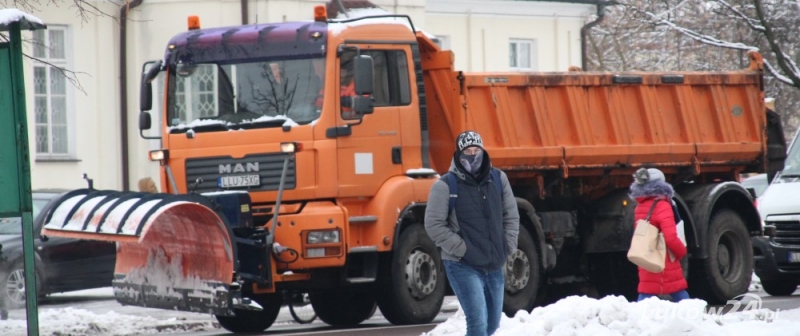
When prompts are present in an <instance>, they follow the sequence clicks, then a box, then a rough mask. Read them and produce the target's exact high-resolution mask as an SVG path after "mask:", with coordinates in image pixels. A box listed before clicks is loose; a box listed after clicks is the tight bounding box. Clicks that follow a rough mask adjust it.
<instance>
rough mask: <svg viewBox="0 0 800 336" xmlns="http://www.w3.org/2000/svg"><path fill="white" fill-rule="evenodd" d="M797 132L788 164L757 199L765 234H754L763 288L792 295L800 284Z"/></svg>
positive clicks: (799, 202) (754, 249)
mask: <svg viewBox="0 0 800 336" xmlns="http://www.w3.org/2000/svg"><path fill="white" fill-rule="evenodd" d="M798 135H800V132H798V133H797V134H796V135H795V137H794V140H792V144H791V145H790V146H789V151H788V155H787V157H786V165H785V167H784V169H783V171H781V172H779V173H778V174H777V175H776V176H775V178H774V179H773V180H772V182H771V183H770V185H769V187H768V188H767V190H766V191H765V192H764V194H763V195H761V197H759V199H758V212H759V213H760V214H761V220H762V221H763V222H764V236H763V237H754V238H753V239H752V241H753V255H754V258H755V272H756V275H758V277H759V278H761V283H762V285H763V286H764V291H766V292H767V293H769V294H770V295H773V296H778V295H792V293H794V292H795V291H796V290H797V286H798V285H800V144H799V143H798V139H799V137H798Z"/></svg>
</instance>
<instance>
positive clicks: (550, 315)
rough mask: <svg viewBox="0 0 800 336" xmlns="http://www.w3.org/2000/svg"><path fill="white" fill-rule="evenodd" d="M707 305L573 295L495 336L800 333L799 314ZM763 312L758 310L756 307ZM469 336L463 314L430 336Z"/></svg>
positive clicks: (508, 321) (508, 323)
mask: <svg viewBox="0 0 800 336" xmlns="http://www.w3.org/2000/svg"><path fill="white" fill-rule="evenodd" d="M705 308H706V303H705V301H702V300H696V299H690V300H684V301H681V302H679V303H672V302H669V301H665V300H659V299H658V298H650V299H647V300H644V301H642V302H628V301H627V300H625V298H624V297H621V296H607V297H605V298H602V299H600V300H597V299H592V298H587V297H584V296H580V297H579V296H570V297H567V298H565V299H562V300H560V301H558V302H556V303H554V304H552V305H549V306H547V307H540V308H536V309H534V310H533V311H532V312H531V313H528V312H526V311H519V312H518V313H517V314H516V315H515V316H514V318H507V317H505V315H503V317H502V320H501V321H500V329H498V330H497V332H496V333H495V336H511V335H515V336H516V335H592V336H606V335H630V336H634V335H637V336H638V335H720V336H735V335H747V336H752V335H778V334H781V335H784V334H786V331H788V330H795V331H797V330H800V309H795V310H789V311H778V312H771V311H769V310H767V309H751V310H747V309H745V311H742V312H739V313H731V314H725V315H721V314H717V313H706V312H705ZM756 308H758V307H756ZM465 333H466V319H465V317H464V313H463V311H461V310H459V311H458V312H457V313H456V314H455V315H453V316H452V317H450V318H449V319H448V320H447V321H445V322H444V323H442V324H440V325H438V326H437V327H436V328H434V329H433V330H432V331H430V332H429V333H426V334H423V335H426V336H456V335H459V336H460V335H464V334H465Z"/></svg>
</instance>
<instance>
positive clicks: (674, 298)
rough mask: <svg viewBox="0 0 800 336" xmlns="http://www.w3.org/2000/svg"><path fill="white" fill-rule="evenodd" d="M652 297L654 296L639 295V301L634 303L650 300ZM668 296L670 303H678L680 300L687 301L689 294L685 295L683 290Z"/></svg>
mask: <svg viewBox="0 0 800 336" xmlns="http://www.w3.org/2000/svg"><path fill="white" fill-rule="evenodd" d="M654 296H655V295H654V294H643V293H639V300H636V301H642V300H644V299H646V298H650V297H654ZM669 296H670V297H672V302H678V301H680V300H686V299H688V298H689V293H687V292H686V290H685V289H684V290H681V291H680V292H675V293H671V294H670V295H669Z"/></svg>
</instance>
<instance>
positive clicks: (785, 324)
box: [0, 275, 800, 336]
mask: <svg viewBox="0 0 800 336" xmlns="http://www.w3.org/2000/svg"><path fill="white" fill-rule="evenodd" d="M760 289H761V281H760V280H759V279H758V277H756V276H755V275H753V281H752V283H751V285H750V290H751V291H759V290H760ZM92 296H96V297H100V298H107V299H111V298H113V293H112V291H111V288H100V289H93V290H87V291H77V292H70V293H62V294H54V295H51V297H53V298H56V299H58V298H65V297H92ZM752 298H757V296H756V295H752V297H750V298H748V300H743V301H742V302H743V303H742V307H748V304H749V302H753V300H752ZM80 306H81V308H72V307H55V308H47V306H44V307H40V309H39V330H40V334H41V335H104V336H105V335H109V336H110V335H142V334H158V333H176V332H178V333H186V332H201V331H210V330H218V329H219V327H218V326H217V325H216V324H215V323H214V319H213V317H210V316H208V315H203V314H192V313H186V314H182V313H180V312H172V311H164V310H157V312H159V314H152V313H151V312H148V311H146V310H145V309H143V308H135V307H134V308H131V307H122V306H119V307H115V305H111V306H108V303H103V302H101V303H98V305H97V306H95V305H92V304H81V305H80ZM703 307H705V302H703V301H700V300H689V301H684V302H681V303H680V304H674V303H671V302H667V301H659V300H656V299H652V300H647V301H643V302H639V303H629V302H627V301H625V299H623V298H621V297H606V298H604V299H601V300H596V299H591V298H586V297H577V296H572V297H568V298H565V299H563V300H561V301H559V302H557V303H555V304H552V305H549V306H547V307H542V308H537V309H535V310H534V311H533V312H531V313H530V314H528V313H527V312H520V313H518V314H517V315H516V316H515V317H514V318H506V317H505V316H504V317H503V321H502V322H501V326H500V330H498V332H497V335H499V336H502V335H515V336H516V335H592V336H595V335H597V336H605V335H646V334H650V335H674V334H683V335H716V334H719V335H723V334H725V336H735V335H748V336H752V335H773V334H777V333H778V332H779V331H780V335H781V336H784V335H799V336H800V309H794V310H787V311H779V312H777V313H774V312H769V313H768V312H767V311H766V310H753V309H749V312H745V313H735V314H727V315H724V316H721V317H720V316H719V315H716V314H705V313H703ZM84 308H85V309H84ZM459 308H460V307H459V304H458V301H457V300H455V297H446V298H445V303H444V305H443V306H442V311H445V312H447V311H451V312H452V311H456V310H459ZM284 315H288V312H287V313H286V314H284ZM187 316H188V317H190V318H187ZM279 320H280V319H279ZM285 323H290V322H288V321H277V322H276V325H280V324H285ZM26 330H27V329H26V320H25V312H24V310H16V311H12V314H11V316H10V319H9V320H7V321H0V335H10V336H15V335H20V336H22V335H26V333H27V331H26ZM465 332H466V323H465V319H464V314H463V313H462V312H461V311H458V312H457V313H456V314H455V315H453V316H452V317H451V318H450V319H448V320H447V321H445V322H443V323H442V324H440V325H439V326H437V327H436V328H435V329H434V330H433V331H431V332H430V333H428V334H427V335H428V336H445V335H459V336H460V335H463V334H464V333H465Z"/></svg>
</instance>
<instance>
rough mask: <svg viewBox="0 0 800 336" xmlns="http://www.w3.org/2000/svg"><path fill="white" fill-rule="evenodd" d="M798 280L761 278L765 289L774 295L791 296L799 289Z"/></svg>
mask: <svg viewBox="0 0 800 336" xmlns="http://www.w3.org/2000/svg"><path fill="white" fill-rule="evenodd" d="M797 285H798V283H797V280H785V279H783V280H761V286H763V287H764V291H765V292H767V294H769V295H772V296H789V295H792V294H794V292H795V291H796V290H797Z"/></svg>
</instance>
